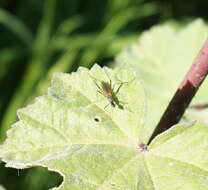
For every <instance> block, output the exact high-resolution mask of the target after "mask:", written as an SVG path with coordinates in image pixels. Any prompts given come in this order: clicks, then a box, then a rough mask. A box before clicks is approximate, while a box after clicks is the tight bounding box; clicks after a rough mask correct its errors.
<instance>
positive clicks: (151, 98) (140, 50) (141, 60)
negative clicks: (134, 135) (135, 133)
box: [117, 19, 208, 142]
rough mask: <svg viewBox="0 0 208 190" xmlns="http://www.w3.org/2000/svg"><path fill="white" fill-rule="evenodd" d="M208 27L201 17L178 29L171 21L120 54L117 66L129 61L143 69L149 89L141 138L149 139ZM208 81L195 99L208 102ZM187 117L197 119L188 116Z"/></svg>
mask: <svg viewBox="0 0 208 190" xmlns="http://www.w3.org/2000/svg"><path fill="white" fill-rule="evenodd" d="M207 32H208V27H207V25H205V24H204V23H203V22H202V20H200V19H199V20H196V21H194V22H193V23H191V24H189V25H188V26H186V27H184V28H181V29H178V28H175V27H174V26H173V25H171V24H164V25H161V26H156V27H153V28H152V29H150V31H147V32H145V33H143V34H142V35H141V37H140V38H139V40H138V42H136V43H134V44H132V45H130V46H129V47H128V48H126V49H125V50H124V51H122V52H121V53H120V54H119V55H118V56H117V62H118V65H119V63H121V62H126V63H129V64H131V65H133V66H135V67H137V70H138V71H139V72H140V75H141V77H142V79H143V80H144V86H145V88H146V91H147V99H148V104H147V110H148V111H147V118H149V119H148V120H147V122H146V124H145V126H144V128H143V129H144V131H143V132H142V136H141V139H142V141H143V142H147V141H148V139H149V137H150V136H151V134H152V132H153V130H154V128H155V126H156V125H157V123H158V122H159V118H160V117H161V116H162V114H163V112H164V111H165V109H166V107H167V105H168V103H169V101H170V100H171V98H172V97H173V95H174V93H175V91H176V89H177V88H178V86H179V84H180V82H181V81H182V79H183V77H184V75H185V73H186V72H187V71H188V69H189V67H190V66H191V63H192V62H193V60H194V57H195V56H196V55H197V53H198V51H199V50H200V48H201V46H202V45H203V43H204V41H205V39H206V38H207ZM207 90H208V83H207V81H205V82H204V83H203V86H202V88H201V89H200V91H199V92H198V93H197V97H196V98H195V103H196V102H205V101H206V102H207V100H208V99H207ZM186 117H187V119H188V120H193V119H197V117H196V115H195V117H193V115H192V117H189V116H188V115H186ZM207 123H208V122H207Z"/></svg>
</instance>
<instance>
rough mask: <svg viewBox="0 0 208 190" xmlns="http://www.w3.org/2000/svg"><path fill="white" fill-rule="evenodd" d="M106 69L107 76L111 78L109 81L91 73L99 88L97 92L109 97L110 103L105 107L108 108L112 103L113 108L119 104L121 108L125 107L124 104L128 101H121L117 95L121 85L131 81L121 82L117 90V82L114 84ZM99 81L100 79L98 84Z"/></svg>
mask: <svg viewBox="0 0 208 190" xmlns="http://www.w3.org/2000/svg"><path fill="white" fill-rule="evenodd" d="M104 71H105V74H106V76H107V77H108V80H109V81H108V82H106V81H102V80H99V79H96V78H95V77H92V76H91V75H90V77H91V78H92V79H93V81H94V83H95V85H96V87H97V88H98V90H97V92H98V93H99V94H101V95H102V96H104V97H105V98H107V99H108V101H109V104H107V105H106V106H105V107H104V109H106V108H107V107H108V106H109V105H111V106H112V107H113V108H115V107H116V106H117V107H118V108H119V109H124V106H123V105H122V104H126V103H125V102H122V101H120V100H119V99H118V97H117V94H118V93H119V91H120V89H121V87H122V86H123V85H124V84H127V83H129V82H120V84H119V86H118V88H117V89H116V90H115V85H116V83H115V84H112V80H111V79H110V77H109V75H108V73H107V72H106V70H104ZM97 81H100V84H98V83H97Z"/></svg>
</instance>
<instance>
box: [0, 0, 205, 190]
mask: <svg viewBox="0 0 208 190" xmlns="http://www.w3.org/2000/svg"><path fill="white" fill-rule="evenodd" d="M207 8H208V1H207V0H200V1H194V0H184V1H181V0H180V1H179V0H174V1H167V0H102V1H101V0H85V1H83V0H59V1H56V0H45V1H41V0H0V143H2V142H3V140H4V139H5V134H6V130H7V129H8V128H9V127H10V126H11V124H12V123H14V122H15V121H16V119H17V118H16V110H17V109H18V108H21V107H23V106H25V105H26V104H28V103H31V102H32V100H33V99H34V97H36V96H39V95H41V94H44V93H45V92H46V91H47V87H48V86H49V85H50V78H51V74H52V73H53V72H57V71H62V72H72V71H75V70H76V69H77V68H78V67H79V66H86V67H90V66H91V65H92V64H94V63H95V62H97V63H98V64H100V65H108V66H111V65H112V63H113V60H114V56H115V55H116V54H117V53H118V52H119V51H121V50H122V49H123V48H124V47H125V46H127V45H128V44H129V43H131V42H133V41H135V40H136V39H137V38H138V37H139V35H140V33H141V32H142V31H144V30H147V29H148V28H150V27H151V26H153V25H155V24H160V23H164V22H170V21H171V22H172V23H178V24H179V25H182V24H184V23H186V22H189V21H191V20H193V19H195V18H198V17H200V18H203V19H204V20H205V21H206V19H207V18H208V11H207ZM61 181H62V177H61V176H60V175H58V174H57V173H55V172H49V171H48V170H47V169H45V168H40V167H36V168H32V169H27V170H19V171H18V170H15V169H10V168H5V167H4V164H3V163H0V184H2V185H3V186H4V187H5V188H6V189H7V190H15V189H20V190H47V189H49V188H51V187H53V186H57V185H59V184H60V183H61Z"/></svg>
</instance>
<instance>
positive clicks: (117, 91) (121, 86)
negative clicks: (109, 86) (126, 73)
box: [115, 83, 123, 95]
mask: <svg viewBox="0 0 208 190" xmlns="http://www.w3.org/2000/svg"><path fill="white" fill-rule="evenodd" d="M122 85H123V83H121V84H120V85H119V87H118V89H117V90H116V92H115V95H116V94H118V92H119V90H120V89H121V87H122Z"/></svg>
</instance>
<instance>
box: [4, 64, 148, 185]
mask: <svg viewBox="0 0 208 190" xmlns="http://www.w3.org/2000/svg"><path fill="white" fill-rule="evenodd" d="M134 70H135V69H134V68H131V67H127V66H125V65H124V66H122V67H120V68H118V69H116V70H115V71H111V70H109V69H101V68H100V67H98V66H97V65H95V66H94V67H93V68H92V69H91V70H90V71H89V70H87V69H85V68H80V69H79V71H78V72H77V73H73V74H72V75H68V74H61V73H57V74H55V75H54V78H53V82H52V87H51V88H50V90H49V93H48V95H45V96H42V97H39V98H37V99H36V101H35V103H34V104H33V105H30V106H28V107H26V108H24V109H21V110H19V111H18V117H19V119H20V120H19V121H18V122H17V123H16V124H14V125H13V127H12V128H11V129H10V130H9V131H8V133H7V134H8V138H7V140H6V141H5V143H4V144H3V145H2V146H1V148H0V156H1V157H2V158H3V160H4V161H6V162H7V166H10V167H15V168H26V167H30V166H35V165H40V166H45V167H48V168H49V169H50V170H55V171H58V172H60V173H61V174H62V175H63V176H64V183H63V184H62V186H61V187H60V189H69V188H72V189H98V187H99V188H100V189H103V188H107V189H108V186H109V185H110V186H111V187H114V183H116V184H119V183H121V182H119V181H120V178H123V177H122V175H123V174H122V173H123V172H126V171H127V170H129V171H130V175H131V176H132V179H130V181H129V182H128V183H126V182H125V183H124V182H122V183H121V184H119V186H120V185H122V186H123V187H128V188H130V189H132V188H133V189H135V188H136V185H137V173H138V170H137V167H135V166H136V165H135V164H137V163H138V161H139V160H138V159H137V158H139V156H140V154H138V150H137V145H138V134H139V133H140V130H141V127H142V124H143V118H144V114H145V112H144V108H145V101H144V99H145V95H144V92H143V87H142V85H141V82H140V79H139V76H138V75H137V73H136V72H135V71H134ZM111 80H112V86H114V92H116V90H117V89H118V88H119V86H120V85H121V84H122V86H121V87H120V90H119V91H118V93H117V94H116V98H117V99H118V100H119V103H116V106H115V107H113V106H111V105H110V103H109V101H108V99H107V98H106V97H104V96H102V95H101V94H99V93H98V92H97V90H99V87H98V86H101V83H102V81H104V82H109V83H110V81H111ZM96 84H97V85H96ZM107 105H109V106H107ZM106 106H107V107H106ZM111 178H112V181H113V182H111ZM114 178H115V179H114ZM109 188H110V187H109Z"/></svg>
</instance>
